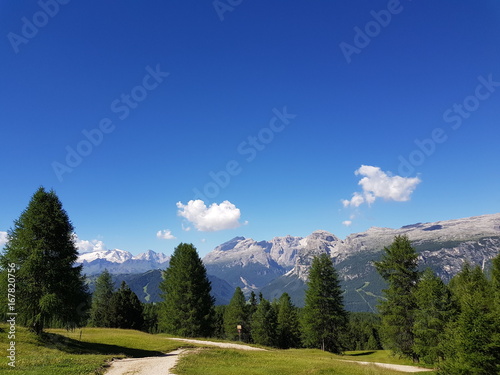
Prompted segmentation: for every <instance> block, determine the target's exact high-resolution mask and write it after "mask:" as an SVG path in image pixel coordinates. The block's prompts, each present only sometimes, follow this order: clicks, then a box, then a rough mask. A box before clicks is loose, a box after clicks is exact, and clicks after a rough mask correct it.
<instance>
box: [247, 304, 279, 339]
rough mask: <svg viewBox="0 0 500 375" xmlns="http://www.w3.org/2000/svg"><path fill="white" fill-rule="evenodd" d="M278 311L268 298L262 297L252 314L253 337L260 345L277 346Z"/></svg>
mask: <svg viewBox="0 0 500 375" xmlns="http://www.w3.org/2000/svg"><path fill="white" fill-rule="evenodd" d="M277 325H278V322H277V317H276V311H274V309H273V307H272V306H271V304H270V303H269V301H268V300H266V299H265V298H262V299H261V301H260V303H259V305H258V306H257V310H256V311H255V313H254V314H253V316H252V339H253V342H254V343H256V344H258V345H265V346H276V344H277V340H276V328H277Z"/></svg>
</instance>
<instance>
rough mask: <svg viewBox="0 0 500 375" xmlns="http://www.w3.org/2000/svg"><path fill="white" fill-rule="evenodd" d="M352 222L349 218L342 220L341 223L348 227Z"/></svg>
mask: <svg viewBox="0 0 500 375" xmlns="http://www.w3.org/2000/svg"><path fill="white" fill-rule="evenodd" d="M351 224H352V221H351V220H345V221H343V222H342V225H345V226H346V227H350V226H351Z"/></svg>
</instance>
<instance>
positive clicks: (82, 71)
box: [0, 0, 500, 255]
mask: <svg viewBox="0 0 500 375" xmlns="http://www.w3.org/2000/svg"><path fill="white" fill-rule="evenodd" d="M0 19H1V22H0V29H1V30H0V35H1V36H2V39H1V43H0V71H1V75H2V80H1V83H2V84H1V85H0V102H1V111H0V126H1V134H2V140H3V142H2V147H1V148H0V156H1V160H2V172H3V173H2V177H3V178H2V181H1V183H0V210H1V211H0V238H1V234H2V233H3V232H5V231H7V230H8V229H9V228H10V227H11V226H12V223H13V221H14V220H15V219H16V218H18V217H19V215H20V213H21V212H22V210H23V209H24V208H25V207H26V205H27V204H28V202H29V199H30V197H31V195H32V194H33V193H34V192H35V190H36V189H37V188H38V187H39V186H44V187H46V188H47V189H51V188H53V189H54V190H55V191H56V193H57V194H58V196H59V197H60V199H61V200H62V202H63V205H64V207H65V209H66V210H67V212H68V214H69V216H70V218H71V220H72V222H73V224H74V226H75V229H76V233H77V235H78V238H79V240H80V241H81V242H80V244H81V246H82V251H83V250H86V251H88V250H91V249H98V248H107V249H114V248H119V249H123V250H128V251H131V252H132V253H134V254H137V253H140V252H143V251H145V250H147V249H153V250H155V251H159V252H164V253H166V254H170V253H171V252H172V250H173V248H174V247H175V246H176V245H177V244H178V243H179V242H190V243H193V244H194V245H195V246H196V247H197V248H198V250H199V252H200V253H201V254H202V255H203V254H206V253H207V252H208V251H210V250H211V249H213V248H214V247H215V246H216V245H218V244H220V243H222V242H224V241H226V240H229V239H231V238H232V237H235V236H245V237H251V238H254V239H256V240H263V239H271V238H272V237H274V236H283V235H287V234H291V235H295V236H306V235H308V234H310V233H311V232H312V231H314V230H316V229H324V230H328V231H330V232H332V233H334V234H336V235H337V236H338V237H340V238H344V237H345V236H347V235H348V234H350V233H353V232H361V231H364V230H366V229H368V228H369V227H371V226H379V227H393V228H398V227H400V226H402V225H406V224H411V223H416V222H426V221H437V220H446V219H452V218H460V217H467V216H475V215H482V214H488V213H496V212H499V205H500V176H499V173H498V165H499V161H500V160H499V152H498V150H499V148H498V141H499V135H500V105H499V104H500V22H499V21H500V5H499V4H498V2H497V1H493V0H491V1H487V0H483V1H476V2H470V1H451V0H445V1H440V2H431V1H408V0H401V1H397V0H391V1H327V0H323V1H314V2H306V1H295V0H292V1H290V0H288V1H263V0H256V1H247V0H242V1H237V0H232V1H228V0H220V1H180V0H179V1H160V0H152V1H148V2H139V1H125V2H119V3H118V2H98V1H86V2H77V1H68V0H64V1H63V0H60V1H59V2H57V1H56V0H41V1H39V2H37V1H23V2H7V1H2V2H0ZM197 191H199V192H200V193H201V194H197V193H196V192H197ZM197 199H198V200H200V201H196V200H197ZM201 200H202V201H203V202H201ZM190 201H192V202H191V203H189V202H190ZM188 228H189V230H188ZM158 232H160V233H158ZM158 235H159V236H158ZM160 237H166V238H160ZM169 237H175V238H171V239H167V238H169ZM0 242H1V239H0Z"/></svg>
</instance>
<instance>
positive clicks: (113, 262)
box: [76, 249, 170, 276]
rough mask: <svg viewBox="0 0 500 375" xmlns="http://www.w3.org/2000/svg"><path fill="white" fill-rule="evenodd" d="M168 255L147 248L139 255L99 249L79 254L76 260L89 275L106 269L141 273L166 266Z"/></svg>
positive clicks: (113, 271)
mask: <svg viewBox="0 0 500 375" xmlns="http://www.w3.org/2000/svg"><path fill="white" fill-rule="evenodd" d="M169 261H170V257H168V256H166V255H165V254H162V253H156V252H154V251H153V250H148V251H146V252H145V253H142V254H139V255H136V256H134V255H132V253H130V252H128V251H125V250H119V249H114V250H101V251H93V252H90V253H84V254H81V255H80V256H79V257H78V260H77V261H76V262H77V263H78V264H83V270H84V273H86V274H87V275H89V276H92V275H97V274H100V273H101V272H102V271H104V270H105V269H107V270H108V271H109V272H110V273H112V274H129V273H143V272H147V271H150V270H154V269H165V268H167V267H168V264H169Z"/></svg>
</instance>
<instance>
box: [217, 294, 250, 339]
mask: <svg viewBox="0 0 500 375" xmlns="http://www.w3.org/2000/svg"><path fill="white" fill-rule="evenodd" d="M250 306H252V305H250ZM250 306H247V304H246V301H245V295H244V294H243V291H242V290H241V288H240V287H237V288H236V289H235V291H234V294H233V297H232V298H231V301H229V305H227V307H226V310H225V312H224V331H225V332H226V337H227V338H228V339H229V340H238V339H239V333H238V328H237V327H238V326H241V331H242V332H241V338H242V339H243V340H244V341H248V340H249V338H250V323H249V322H250V319H249V316H248V311H249V308H250Z"/></svg>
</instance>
